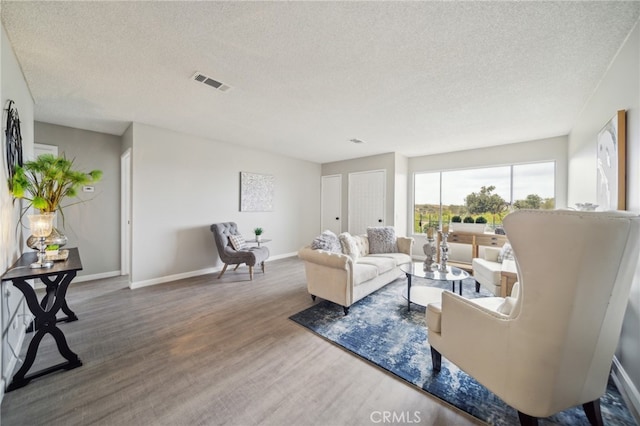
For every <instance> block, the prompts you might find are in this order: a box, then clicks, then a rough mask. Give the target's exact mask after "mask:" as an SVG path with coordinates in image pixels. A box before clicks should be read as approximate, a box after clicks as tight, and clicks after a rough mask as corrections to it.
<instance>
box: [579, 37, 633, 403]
mask: <svg viewBox="0 0 640 426" xmlns="http://www.w3.org/2000/svg"><path fill="white" fill-rule="evenodd" d="M621 109H624V110H627V210H630V211H634V212H639V211H640V30H639V29H638V28H637V26H636V28H635V29H634V30H633V31H632V33H631V34H630V36H629V38H628V39H627V42H626V43H625V45H624V46H623V47H622V49H621V50H620V51H619V53H618V55H617V56H616V58H615V60H614V61H613V63H612V64H611V66H610V68H609V70H608V71H607V73H606V74H605V75H604V77H603V79H602V81H601V82H600V85H599V86H598V88H597V90H596V91H595V93H594V94H593V96H592V97H591V99H590V100H589V102H588V103H587V105H586V106H585V108H584V110H583V112H582V114H581V115H580V117H579V118H578V120H577V121H576V124H575V126H574V127H573V129H572V130H571V133H570V134H569V202H570V203H576V202H592V203H595V201H596V135H597V133H598V131H599V130H600V128H602V127H603V126H604V125H605V123H606V122H607V121H608V120H609V119H610V118H611V117H613V116H614V114H615V113H616V111H618V110H621ZM616 358H617V362H618V363H619V365H618V367H619V368H620V375H621V376H622V379H623V383H625V384H626V386H627V392H628V393H630V395H631V397H632V400H633V401H634V404H635V408H636V410H637V411H640V392H639V389H640V269H639V270H638V271H637V272H636V276H635V280H634V283H633V286H632V289H631V296H630V298H629V304H628V306H627V310H626V313H625V319H624V324H623V326H622V334H621V337H620V344H619V346H618V351H617V353H616Z"/></svg>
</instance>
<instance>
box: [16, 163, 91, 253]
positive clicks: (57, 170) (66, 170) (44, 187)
mask: <svg viewBox="0 0 640 426" xmlns="http://www.w3.org/2000/svg"><path fill="white" fill-rule="evenodd" d="M101 178H102V171H100V170H92V171H90V172H88V173H86V172H83V171H79V170H74V169H73V160H68V159H67V158H66V157H65V156H54V155H52V154H43V155H40V156H39V157H38V158H36V159H35V160H33V161H27V162H25V163H24V165H23V166H22V167H16V171H15V174H14V176H13V179H12V189H11V194H12V195H13V196H14V197H15V198H22V199H24V200H26V201H27V205H26V206H25V207H24V210H23V212H22V215H21V219H22V216H24V214H25V213H26V212H27V210H28V209H29V208H30V207H33V208H34V209H37V210H40V212H41V213H57V212H60V216H61V217H62V220H63V221H64V212H63V210H62V209H63V207H66V206H62V204H61V203H62V201H63V200H64V199H65V198H73V197H77V196H78V190H79V189H80V187H81V186H83V185H88V184H92V183H94V182H97V181H99V180H100V179H101ZM55 234H58V235H61V234H59V231H58V230H56V229H55V228H54V232H52V234H51V239H50V238H49V237H48V238H47V240H46V243H47V244H59V245H64V244H65V243H66V237H65V236H64V235H62V237H63V238H62V239H59V240H58V241H56V238H55ZM27 245H29V247H31V244H30V243H29V241H27Z"/></svg>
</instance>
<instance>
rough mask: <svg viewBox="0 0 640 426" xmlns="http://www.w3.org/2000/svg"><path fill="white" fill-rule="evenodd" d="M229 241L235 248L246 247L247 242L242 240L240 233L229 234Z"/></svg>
mask: <svg viewBox="0 0 640 426" xmlns="http://www.w3.org/2000/svg"><path fill="white" fill-rule="evenodd" d="M229 242H230V243H231V247H233V248H234V249H235V250H244V249H246V248H247V243H246V242H245V241H244V237H243V236H242V235H229Z"/></svg>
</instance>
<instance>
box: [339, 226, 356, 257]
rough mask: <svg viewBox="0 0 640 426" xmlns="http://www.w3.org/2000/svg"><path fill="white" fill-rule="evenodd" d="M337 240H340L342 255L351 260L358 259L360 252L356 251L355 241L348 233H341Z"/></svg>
mask: <svg viewBox="0 0 640 426" xmlns="http://www.w3.org/2000/svg"><path fill="white" fill-rule="evenodd" d="M338 240H340V245H341V246H342V253H343V254H346V255H347V256H349V257H350V258H351V259H353V260H357V259H358V257H360V250H359V249H358V245H357V244H356V241H355V240H354V238H353V237H352V236H351V234H350V233H348V232H343V233H342V234H340V235H338Z"/></svg>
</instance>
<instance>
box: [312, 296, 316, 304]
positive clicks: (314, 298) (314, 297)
mask: <svg viewBox="0 0 640 426" xmlns="http://www.w3.org/2000/svg"><path fill="white" fill-rule="evenodd" d="M311 300H313V301H314V302H315V301H316V295H315V294H312V295H311Z"/></svg>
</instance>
